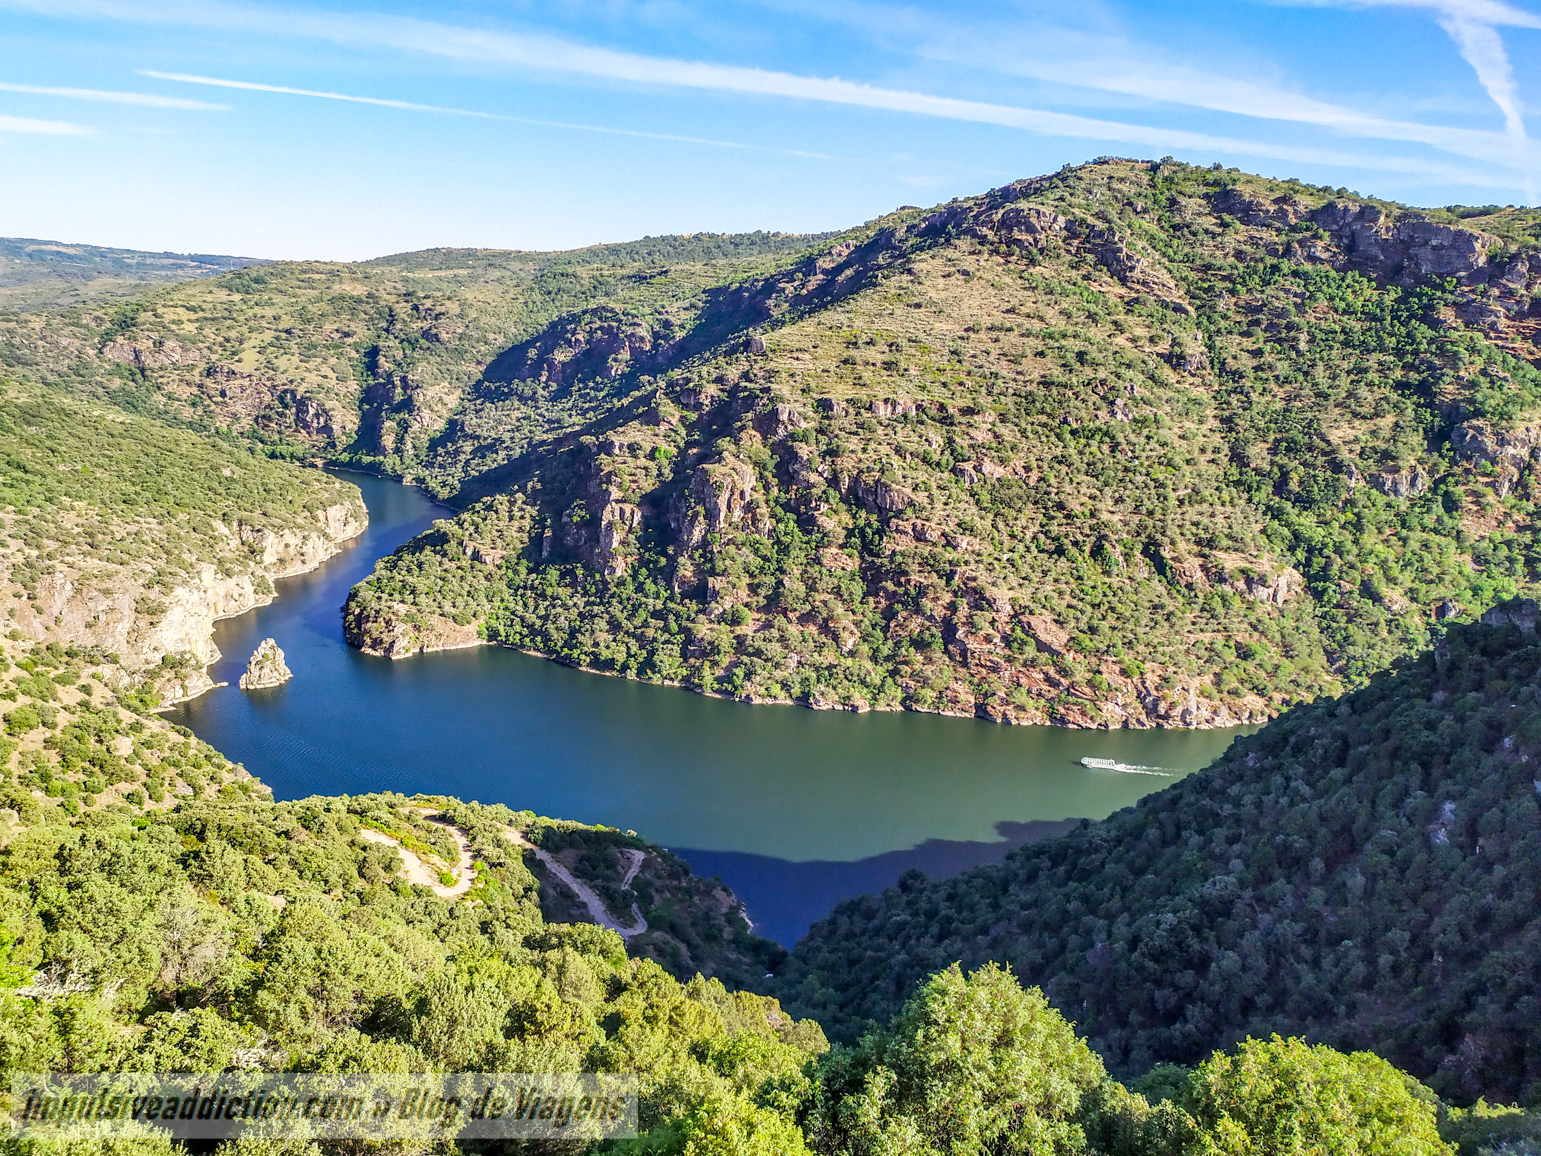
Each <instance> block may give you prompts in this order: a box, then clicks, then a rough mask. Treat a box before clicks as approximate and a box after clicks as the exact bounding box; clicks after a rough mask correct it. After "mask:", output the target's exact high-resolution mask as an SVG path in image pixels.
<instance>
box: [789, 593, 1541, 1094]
mask: <svg viewBox="0 0 1541 1156" xmlns="http://www.w3.org/2000/svg"><path fill="white" fill-rule="evenodd" d="M1536 625H1537V606H1536V603H1535V602H1533V601H1521V602H1514V603H1508V604H1505V605H1504V606H1502V607H1498V608H1495V609H1494V610H1492V611H1490V612H1489V613H1488V614H1487V615H1485V616H1484V621H1483V623H1481V624H1472V625H1466V626H1462V627H1458V628H1456V629H1454V630H1452V631H1451V632H1450V633H1449V634H1448V636H1447V637H1445V638H1444V640H1443V641H1442V642H1441V643H1440V644H1439V645H1438V646H1437V647H1436V648H1435V649H1434V650H1433V651H1432V652H1431V653H1427V654H1425V655H1423V656H1421V657H1419V658H1417V659H1415V660H1412V661H1409V662H1406V663H1404V664H1403V665H1401V666H1400V667H1399V668H1398V669H1397V670H1395V671H1394V672H1391V673H1387V674H1381V675H1377V676H1376V677H1375V678H1373V679H1372V680H1371V682H1370V684H1369V685H1368V686H1367V687H1365V688H1364V689H1362V690H1360V691H1357V692H1356V693H1353V694H1350V695H1348V696H1346V697H1344V698H1342V699H1339V700H1324V701H1319V702H1316V703H1313V704H1311V705H1308V706H1301V707H1297V708H1295V709H1294V710H1292V711H1290V712H1289V713H1288V714H1286V715H1285V716H1284V717H1282V718H1280V719H1278V720H1276V721H1274V722H1272V723H1270V724H1269V725H1268V726H1267V727H1265V728H1264V729H1263V730H1262V731H1261V732H1259V733H1257V734H1255V735H1252V736H1250V737H1247V738H1241V739H1237V740H1236V742H1235V743H1233V744H1232V746H1231V748H1230V749H1229V750H1228V751H1227V753H1226V755H1225V756H1224V757H1223V758H1222V759H1220V760H1219V761H1218V762H1217V763H1215V764H1214V765H1213V766H1211V767H1210V768H1208V769H1207V770H1205V771H1202V772H1200V773H1198V774H1195V775H1192V776H1190V777H1189V778H1187V779H1184V780H1183V781H1182V782H1181V783H1179V784H1177V785H1175V786H1173V787H1170V788H1168V789H1167V790H1165V791H1162V792H1160V793H1159V794H1155V795H1151V796H1148V797H1147V798H1145V799H1143V800H1141V801H1140V803H1138V804H1137V805H1136V806H1134V807H1132V808H1129V809H1127V810H1124V811H1121V812H1119V813H1118V814H1116V815H1114V816H1113V817H1112V818H1110V819H1108V820H1106V821H1105V822H1102V823H1096V824H1087V825H1084V826H1083V827H1082V828H1081V829H1080V830H1078V831H1076V832H1074V833H1072V834H1069V835H1066V836H1064V837H1062V838H1059V839H1055V840H1051V841H1048V842H1045V843H1038V844H1034V845H1032V846H1029V847H1026V848H1024V849H1022V850H1020V851H1015V852H1013V853H1012V854H1011V855H1010V856H1009V857H1008V858H1007V860H1006V863H1005V864H1004V865H1003V866H1000V867H988V868H981V869H978V870H975V871H973V872H969V873H966V874H964V875H961V876H957V877H955V878H952V879H949V880H945V881H941V882H936V883H931V882H928V881H926V880H925V879H924V878H923V877H921V876H919V874H918V873H916V874H915V875H913V876H910V877H907V878H905V879H903V880H901V881H900V883H899V885H898V886H897V887H896V888H895V889H892V890H890V891H887V892H885V893H884V894H883V895H882V896H880V897H869V898H864V899H859V900H853V901H851V902H849V903H846V904H844V905H842V906H841V907H839V908H837V909H836V910H835V912H834V914H833V915H831V916H830V918H829V919H827V920H825V921H824V922H822V923H820V924H816V925H815V926H814V928H813V930H812V931H811V932H810V933H809V935H808V937H807V938H806V939H805V940H803V942H802V943H800V944H799V945H798V946H797V948H796V950H795V951H794V952H793V954H792V956H791V957H790V959H789V960H788V962H787V963H786V965H785V966H784V967H783V968H782V969H781V971H780V973H779V975H778V978H777V980H776V983H775V985H774V988H773V990H775V991H776V992H777V993H778V994H779V995H780V996H781V997H782V999H783V1001H784V1002H785V1003H786V1004H787V1006H789V1007H791V1008H793V1009H794V1010H795V1011H796V1012H797V1014H803V1015H815V1016H818V1017H819V1018H820V1019H821V1020H822V1021H823V1022H824V1023H825V1025H826V1027H827V1028H829V1029H830V1030H831V1032H832V1034H833V1035H835V1036H836V1037H837V1038H850V1037H852V1036H854V1035H855V1034H856V1033H858V1032H859V1031H860V1030H861V1029H862V1028H863V1026H864V1025H867V1024H869V1023H873V1022H879V1023H880V1022H884V1021H886V1020H887V1019H888V1018H889V1016H891V1015H892V1014H893V1013H894V1012H895V1011H896V1010H897V1008H898V1007H899V1005H900V1004H901V1003H902V1002H903V1001H904V1000H905V999H906V998H907V997H908V996H909V994H910V993H911V992H912V991H913V990H914V988H915V985H916V984H917V983H918V982H919V981H920V980H922V979H923V978H924V977H925V976H926V975H927V974H928V973H929V972H932V971H934V970H935V969H937V968H939V967H943V966H946V965H947V964H949V963H951V962H953V961H954V960H958V959H961V960H963V961H964V962H965V964H966V965H969V966H972V965H973V964H974V963H977V962H979V961H982V960H987V959H988V960H999V961H1002V962H1006V963H1009V964H1010V965H1011V966H1012V967H1013V968H1014V969H1015V971H1016V972H1017V974H1019V975H1020V976H1021V977H1022V979H1023V981H1024V982H1027V983H1034V984H1039V985H1041V986H1042V987H1043V989H1044V991H1045V992H1046V993H1047V994H1048V997H1049V999H1050V1000H1051V1002H1052V1003H1053V1004H1054V1005H1055V1006H1057V1007H1058V1008H1060V1009H1061V1010H1062V1011H1063V1012H1064V1013H1065V1014H1066V1015H1068V1016H1071V1017H1073V1018H1074V1019H1075V1020H1076V1022H1077V1024H1078V1025H1079V1026H1080V1028H1081V1030H1082V1031H1084V1032H1086V1033H1087V1036H1088V1037H1089V1039H1090V1040H1091V1041H1092V1043H1093V1046H1094V1047H1096V1048H1097V1049H1098V1051H1100V1052H1101V1053H1102V1055H1103V1056H1104V1057H1105V1058H1107V1060H1108V1062H1109V1065H1110V1066H1111V1067H1112V1068H1113V1070H1115V1071H1133V1072H1141V1071H1144V1070H1145V1069H1147V1068H1149V1067H1150V1066H1151V1065H1152V1064H1153V1063H1156V1062H1158V1061H1175V1062H1179V1063H1192V1062H1194V1061H1196V1060H1197V1059H1199V1058H1201V1057H1202V1056H1203V1055H1205V1054H1206V1053H1207V1052H1208V1051H1209V1050H1210V1049H1211V1048H1215V1047H1226V1046H1229V1045H1230V1044H1232V1043H1233V1042H1235V1041H1237V1040H1239V1039H1241V1038H1243V1037H1244V1036H1246V1035H1249V1034H1250V1035H1254V1036H1258V1037H1266V1036H1267V1035H1268V1034H1269V1033H1272V1032H1280V1033H1283V1034H1300V1035H1305V1036H1308V1037H1311V1038H1314V1039H1318V1040H1323V1041H1326V1042H1328V1043H1331V1044H1333V1045H1334V1046H1337V1047H1351V1048H1371V1049H1373V1050H1374V1051H1376V1052H1377V1053H1379V1054H1380V1055H1383V1056H1386V1057H1387V1058H1388V1059H1390V1060H1391V1061H1392V1062H1393V1063H1396V1064H1397V1065H1398V1066H1400V1067H1402V1068H1405V1069H1406V1070H1408V1071H1410V1072H1412V1073H1413V1074H1414V1075H1416V1076H1418V1077H1419V1078H1420V1079H1424V1080H1427V1081H1428V1082H1429V1083H1431V1084H1432V1085H1433V1087H1434V1088H1435V1089H1436V1090H1438V1091H1440V1092H1441V1094H1444V1095H1447V1096H1451V1097H1453V1098H1456V1099H1458V1100H1465V1101H1469V1100H1470V1099H1472V1098H1474V1097H1475V1096H1476V1095H1477V1094H1478V1093H1479V1092H1485V1093H1486V1094H1487V1095H1489V1096H1490V1097H1491V1096H1502V1097H1503V1098H1504V1099H1506V1100H1507V1099H1509V1098H1512V1097H1515V1096H1519V1097H1522V1098H1523V1099H1524V1100H1525V1101H1526V1102H1534V1101H1535V1100H1536V1099H1537V1098H1538V1097H1541V1027H1538V1025H1541V1016H1538V1015H1537V1014H1536V998H1537V992H1538V991H1541V970H1538V962H1537V961H1538V960H1541V898H1538V891H1537V880H1538V878H1541V771H1538V769H1537V768H1538V765H1541V763H1538V760H1541V640H1538V638H1537V635H1536Z"/></svg>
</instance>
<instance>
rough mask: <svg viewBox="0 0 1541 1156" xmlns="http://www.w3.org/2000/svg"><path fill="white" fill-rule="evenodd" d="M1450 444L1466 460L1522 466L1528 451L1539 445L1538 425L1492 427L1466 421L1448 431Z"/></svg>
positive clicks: (1540, 426)
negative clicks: (1502, 428)
mask: <svg viewBox="0 0 1541 1156" xmlns="http://www.w3.org/2000/svg"><path fill="white" fill-rule="evenodd" d="M1450 447H1451V448H1452V449H1453V450H1455V452H1456V454H1457V455H1458V456H1460V457H1462V458H1465V459H1467V460H1476V461H1483V462H1491V463H1493V464H1495V465H1496V464H1498V463H1500V462H1507V463H1508V464H1510V465H1512V466H1514V467H1515V468H1516V469H1520V468H1523V467H1524V466H1525V464H1526V463H1527V462H1529V461H1530V458H1531V455H1532V454H1533V453H1534V452H1535V451H1536V449H1537V448H1541V425H1525V426H1516V427H1515V428H1513V429H1507V430H1500V429H1495V428H1494V427H1493V426H1492V424H1491V423H1489V422H1485V421H1466V422H1462V423H1461V424H1460V425H1458V426H1456V427H1455V428H1454V429H1452V430H1451V431H1450Z"/></svg>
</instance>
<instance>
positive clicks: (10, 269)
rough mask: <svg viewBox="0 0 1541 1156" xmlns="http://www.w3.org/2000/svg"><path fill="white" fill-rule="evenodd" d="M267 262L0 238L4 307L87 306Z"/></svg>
mask: <svg viewBox="0 0 1541 1156" xmlns="http://www.w3.org/2000/svg"><path fill="white" fill-rule="evenodd" d="M261 263H262V262H261V261H260V259H259V258H256V257H218V256H212V255H210V254H207V253H142V252H140V251H139V250H137V249H109V248H105V247H104V246H101V245H67V244H64V243H63V242H60V241H40V240H37V239H36V238H32V237H0V308H11V309H46V308H55V307H59V306H66V305H83V304H88V303H91V302H96V301H102V300H106V299H109V298H114V297H123V296H127V295H129V294H133V293H138V292H141V291H142V290H144V289H146V288H150V287H153V286H157V285H167V284H172V283H174V282H177V281H190V280H192V279H194V278H196V277H211V276H213V275H215V274H216V273H228V272H230V271H231V270H233V269H240V268H243V267H245V266H247V265H257V264H261Z"/></svg>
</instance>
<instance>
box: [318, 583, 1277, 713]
mask: <svg viewBox="0 0 1541 1156" xmlns="http://www.w3.org/2000/svg"><path fill="white" fill-rule="evenodd" d="M403 611H404V612H405V611H406V608H405V607H403ZM410 614H411V618H408V617H407V616H406V613H404V614H403V616H402V617H400V618H395V617H391V616H380V617H377V618H374V619H372V620H371V626H370V628H368V629H367V630H357V629H355V628H354V627H353V626H352V625H351V624H350V627H349V629H348V630H347V637H348V641H349V644H350V645H352V646H354V647H355V648H356V649H358V650H359V652H360V653H363V654H367V655H370V656H371V657H375V658H389V659H391V660H392V661H398V662H399V661H401V660H403V659H408V658H414V657H416V656H418V655H423V654H434V653H437V652H440V651H446V650H468V649H471V648H473V647H478V646H496V647H499V648H501V649H504V650H512V651H515V652H517V653H519V654H525V655H529V656H530V657H531V658H539V659H543V660H545V661H548V662H554V663H556V664H557V665H558V666H564V667H567V668H568V669H569V670H577V671H581V672H583V673H584V674H599V675H604V676H606V677H608V678H621V679H625V680H626V681H629V682H639V683H643V684H645V685H648V686H665V687H673V688H676V689H680V690H688V691H690V692H691V693H693V694H698V695H701V696H703V697H705V698H716V699H722V700H724V701H726V702H740V703H746V704H749V705H753V706H799V707H805V708H807V709H809V710H817V711H843V712H846V713H849V714H866V713H868V712H869V711H877V712H887V713H913V714H929V715H939V716H941V717H942V718H959V719H979V720H983V721H985V722H993V723H1000V724H1002V725H1005V726H1043V725H1046V722H1047V725H1050V726H1057V727H1063V728H1065V729H1067V730H1103V731H1106V730H1231V729H1234V728H1236V727H1241V726H1260V725H1262V724H1263V723H1265V722H1267V721H1268V719H1269V717H1270V716H1269V715H1268V714H1267V713H1266V712H1265V711H1261V710H1259V711H1250V710H1249V711H1245V712H1243V714H1242V715H1241V716H1239V717H1238V716H1234V715H1232V713H1231V712H1230V710H1229V709H1228V708H1227V707H1226V706H1225V705H1224V704H1220V703H1213V702H1210V701H1209V700H1207V699H1204V698H1203V697H1201V696H1200V694H1199V693H1198V692H1197V691H1196V690H1194V689H1193V688H1189V689H1188V691H1187V695H1186V701H1185V703H1184V704H1183V705H1182V706H1181V707H1179V708H1177V709H1175V710H1172V709H1166V707H1165V704H1164V700H1162V699H1160V698H1159V697H1157V695H1156V692H1155V690H1154V689H1153V688H1150V687H1147V688H1146V694H1145V699H1144V701H1143V702H1142V704H1141V705H1140V706H1139V707H1138V708H1136V707H1134V706H1132V705H1130V706H1127V707H1126V702H1125V699H1124V698H1123V696H1121V695H1118V696H1114V697H1113V698H1112V699H1109V700H1106V701H1100V702H1099V701H1097V700H1095V699H1091V698H1087V699H1082V700H1080V701H1081V703H1083V704H1084V705H1081V706H1074V707H1069V708H1067V709H1065V710H1064V711H1062V712H1061V713H1059V714H1056V715H1053V716H1051V717H1050V718H1048V719H1047V720H1044V719H1037V718H1029V717H1026V716H1024V715H1022V714H1020V713H1017V712H1012V711H1001V710H996V709H992V705H991V704H990V703H989V702H983V701H981V702H976V703H975V704H974V707H973V709H972V710H967V709H962V708H957V709H954V708H953V707H952V706H951V705H950V704H948V703H946V702H943V703H941V704H939V705H937V706H921V705H918V704H917V703H915V702H912V701H902V702H898V703H882V702H879V703H871V702H868V701H866V700H865V699H856V700H841V699H838V698H835V697H833V696H820V695H813V696H810V697H807V698H790V697H785V696H783V697H771V696H768V695H760V694H753V693H750V694H742V695H733V694H723V693H720V692H718V691H714V690H708V689H707V688H705V687H703V686H700V685H699V684H696V683H690V682H685V681H683V680H680V679H666V678H639V677H637V676H636V675H634V674H627V673H623V672H621V671H617V670H608V669H605V668H604V667H598V666H586V665H580V664H578V663H573V662H566V661H564V660H563V659H561V658H559V657H556V656H554V655H550V654H546V653H544V652H543V651H539V650H534V649H531V648H529V647H525V646H514V645H511V644H509V643H506V642H492V641H489V640H488V639H486V638H484V637H482V636H481V634H480V633H479V631H480V630H481V629H483V624H482V623H477V622H473V623H468V624H461V623H456V622H453V621H452V620H450V619H447V618H443V617H441V616H425V615H421V614H419V613H418V612H415V611H411V612H410ZM386 639H388V641H385V640H386ZM356 640H362V644H360V641H356ZM1088 707H1089V708H1091V709H1087V708H1088ZM1114 712H1118V713H1117V714H1116V715H1115V717H1114V718H1113V719H1110V718H1109V717H1108V716H1109V715H1113V714H1114Z"/></svg>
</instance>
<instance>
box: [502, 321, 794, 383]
mask: <svg viewBox="0 0 1541 1156" xmlns="http://www.w3.org/2000/svg"><path fill="white" fill-rule="evenodd" d="M670 325H671V323H670V321H669V319H668V318H667V317H664V318H661V319H660V320H659V322H658V324H657V326H656V327H655V326H654V325H652V324H649V323H648V322H646V321H644V320H642V319H641V318H639V317H635V316H632V315H631V314H629V313H626V312H624V311H622V310H619V309H614V308H611V307H609V306H601V307H599V308H597V309H592V310H589V311H588V312H587V313H582V314H579V315H577V316H575V317H572V318H569V319H567V320H564V321H562V322H559V323H558V324H556V325H553V326H551V327H550V328H548V329H546V330H544V331H543V332H542V333H541V334H540V335H539V336H538V337H536V338H534V339H532V340H530V341H526V342H524V343H523V344H521V345H516V346H514V347H513V348H511V349H509V350H507V351H506V352H504V353H502V354H500V355H499V356H498V357H497V358H496V359H495V360H494V361H493V362H492V364H491V365H489V366H488V367H487V372H486V379H487V380H488V381H489V382H513V381H538V382H542V383H544V384H546V385H550V386H556V387H559V386H564V385H571V384H572V383H573V382H575V381H577V380H579V379H581V378H596V377H597V378H603V379H606V380H614V379H615V378H618V377H620V376H622V375H623V374H625V373H626V372H628V371H629V370H631V369H633V368H647V367H649V366H651V365H653V364H654V363H655V362H657V361H659V360H660V359H662V358H663V357H665V356H666V355H667V353H668V351H669V349H670V347H671V344H672V333H671V330H670ZM762 348H763V345H762Z"/></svg>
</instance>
